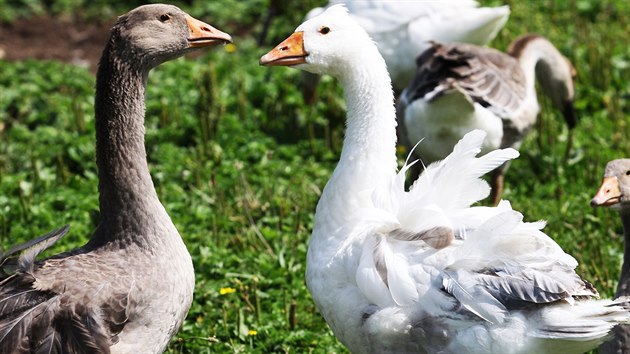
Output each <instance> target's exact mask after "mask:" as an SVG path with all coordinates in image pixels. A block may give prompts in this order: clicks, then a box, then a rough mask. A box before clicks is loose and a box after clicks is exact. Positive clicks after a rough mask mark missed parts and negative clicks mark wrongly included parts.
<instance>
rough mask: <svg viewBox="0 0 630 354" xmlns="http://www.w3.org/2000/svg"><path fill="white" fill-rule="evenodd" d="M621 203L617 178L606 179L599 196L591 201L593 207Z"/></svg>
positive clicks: (598, 193)
mask: <svg viewBox="0 0 630 354" xmlns="http://www.w3.org/2000/svg"><path fill="white" fill-rule="evenodd" d="M620 202H621V190H620V189H619V180H618V179H617V177H604V179H603V180H602V185H601V186H600V187H599V190H598V191H597V194H595V196H594V197H593V199H591V206H593V207H598V206H611V205H615V204H619V203H620Z"/></svg>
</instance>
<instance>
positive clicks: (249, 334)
mask: <svg viewBox="0 0 630 354" xmlns="http://www.w3.org/2000/svg"><path fill="white" fill-rule="evenodd" d="M257 334H258V331H255V330H253V329H250V330H249V331H247V335H248V336H255V335H257Z"/></svg>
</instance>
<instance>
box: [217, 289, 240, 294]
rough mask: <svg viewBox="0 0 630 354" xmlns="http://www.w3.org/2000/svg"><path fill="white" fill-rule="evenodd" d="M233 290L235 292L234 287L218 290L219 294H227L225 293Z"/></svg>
mask: <svg viewBox="0 0 630 354" xmlns="http://www.w3.org/2000/svg"><path fill="white" fill-rule="evenodd" d="M233 292H236V289H234V288H221V290H219V294H221V295H227V294H231V293H233Z"/></svg>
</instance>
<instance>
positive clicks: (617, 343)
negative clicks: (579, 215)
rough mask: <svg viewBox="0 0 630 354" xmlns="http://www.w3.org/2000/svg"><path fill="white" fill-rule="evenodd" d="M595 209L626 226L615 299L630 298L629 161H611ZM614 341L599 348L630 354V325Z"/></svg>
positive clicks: (618, 329) (616, 331)
mask: <svg viewBox="0 0 630 354" xmlns="http://www.w3.org/2000/svg"><path fill="white" fill-rule="evenodd" d="M591 205H592V206H594V207H598V206H606V207H609V208H611V209H614V210H617V211H619V215H620V216H621V223H622V224H623V236H624V255H623V266H622V268H621V278H620V279H619V284H617V292H616V293H615V297H622V296H630V159H617V160H612V161H610V162H609V163H608V164H607V165H606V170H605V171H604V179H603V181H602V184H601V186H600V187H599V190H598V191H597V194H595V196H594V197H593V199H591ZM613 331H614V338H613V339H611V340H610V341H608V342H606V343H604V344H602V346H601V347H599V352H600V353H601V354H613V353H614V354H624V353H630V325H619V326H617V327H615V329H614V330H613Z"/></svg>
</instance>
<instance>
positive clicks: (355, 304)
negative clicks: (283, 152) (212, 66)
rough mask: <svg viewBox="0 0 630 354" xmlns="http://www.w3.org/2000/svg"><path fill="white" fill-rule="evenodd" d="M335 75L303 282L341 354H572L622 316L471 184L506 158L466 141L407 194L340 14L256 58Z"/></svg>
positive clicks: (358, 39)
mask: <svg viewBox="0 0 630 354" xmlns="http://www.w3.org/2000/svg"><path fill="white" fill-rule="evenodd" d="M260 63H261V64H262V65H270V66H271V65H284V66H294V67H296V68H299V69H302V70H307V71H310V72H313V73H316V74H319V75H323V74H329V75H332V76H334V77H335V78H336V79H338V80H339V81H340V82H341V84H342V86H343V88H344V93H345V98H346V102H347V122H346V123H347V128H346V135H345V139H344V144H343V148H342V151H341V157H340V160H339V163H338V165H337V167H336V168H335V170H334V172H333V174H332V176H331V178H330V180H329V181H328V183H327V184H326V187H325V188H324V191H323V193H322V196H321V198H320V200H319V203H318V205H317V209H316V213H315V223H314V229H313V233H312V235H311V239H310V243H309V249H308V254H307V270H306V282H307V285H308V288H309V290H310V291H311V294H312V296H313V299H314V301H315V304H316V305H317V308H318V309H319V311H320V312H321V314H322V315H323V316H324V318H325V319H326V322H327V323H328V325H329V326H330V327H331V328H332V330H333V332H334V333H335V335H336V336H337V338H339V340H340V341H341V342H343V343H344V344H345V345H346V346H347V347H348V348H349V349H350V351H351V352H356V353H384V352H415V353H438V352H440V353H473V352H477V353H478V352H483V353H502V354H505V353H582V352H584V351H587V350H589V349H591V348H594V347H596V346H597V345H599V344H600V343H601V342H603V341H604V340H605V339H606V338H607V336H609V334H610V332H611V330H612V328H613V327H614V326H615V325H616V324H617V323H619V322H627V321H629V320H630V315H629V313H628V311H627V310H626V309H624V308H623V307H622V306H620V305H618V304H617V303H616V302H613V301H609V300H596V299H594V298H595V297H597V291H596V290H595V289H594V288H593V287H592V286H591V285H590V284H589V283H588V282H586V281H585V280H583V279H581V278H580V277H579V276H578V275H577V274H576V273H575V267H576V266H577V262H576V260H575V259H574V258H573V257H571V256H570V255H568V254H566V253H565V252H564V251H563V250H562V249H561V248H560V247H559V246H558V245H557V244H556V243H555V242H554V241H553V240H552V239H551V238H550V237H549V236H547V235H546V234H544V233H543V232H542V231H541V229H542V228H543V226H544V225H543V223H541V222H534V223H528V222H524V221H523V216H522V215H521V214H520V213H519V212H517V211H515V210H512V208H511V206H510V204H509V203H508V202H502V203H500V204H499V205H498V206H497V207H483V206H475V207H472V206H471V204H473V203H475V202H476V201H478V200H480V199H482V198H484V197H486V196H487V195H488V193H489V190H490V188H489V186H488V184H487V183H486V182H485V181H483V180H482V179H481V178H480V176H482V175H483V174H484V173H486V172H488V171H490V170H492V169H494V168H496V167H498V166H499V165H501V164H503V163H504V162H505V161H508V160H510V159H513V158H515V157H516V156H517V155H518V152H517V151H516V150H514V149H511V148H507V149H503V150H495V151H491V152H488V153H487V154H485V155H483V156H481V157H476V155H477V154H478V153H479V152H480V147H481V145H482V143H483V140H484V138H485V135H486V134H485V133H484V132H483V131H480V130H474V131H472V132H470V133H468V134H466V135H465V136H464V137H463V138H462V140H461V141H460V142H459V143H457V145H456V146H455V147H454V149H453V152H452V153H451V154H450V155H449V156H447V157H446V158H445V159H444V160H442V161H440V162H437V163H434V164H431V165H430V166H428V167H427V168H426V170H425V171H424V173H423V174H422V175H421V176H420V177H419V178H418V179H417V180H416V181H415V182H414V184H413V185H412V187H411V190H409V191H405V186H404V180H405V172H406V170H407V169H408V167H409V164H405V166H404V167H403V168H402V169H401V170H400V171H399V172H397V171H396V166H397V159H396V115H395V110H394V95H393V91H392V89H391V82H390V78H389V75H388V72H387V68H386V65H385V61H384V60H383V58H382V56H381V55H380V54H379V52H378V49H377V47H376V46H375V45H374V43H373V42H372V40H371V38H370V37H369V35H368V34H367V33H366V32H365V30H363V29H362V27H361V26H359V25H358V24H357V23H356V22H354V21H353V20H352V19H351V18H350V17H349V15H348V13H347V11H346V9H345V8H344V7H343V6H334V7H331V8H329V9H327V10H326V11H325V12H324V13H322V14H321V15H320V16H317V17H315V18H313V19H311V20H308V21H306V22H305V23H303V24H302V25H300V26H299V27H298V28H297V29H296V30H295V33H293V34H292V35H291V36H290V37H289V38H287V39H286V40H285V41H284V42H282V43H280V44H279V45H278V46H276V47H275V48H274V49H273V50H271V51H270V52H269V53H267V54H266V55H264V56H263V57H262V58H261V60H260Z"/></svg>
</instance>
